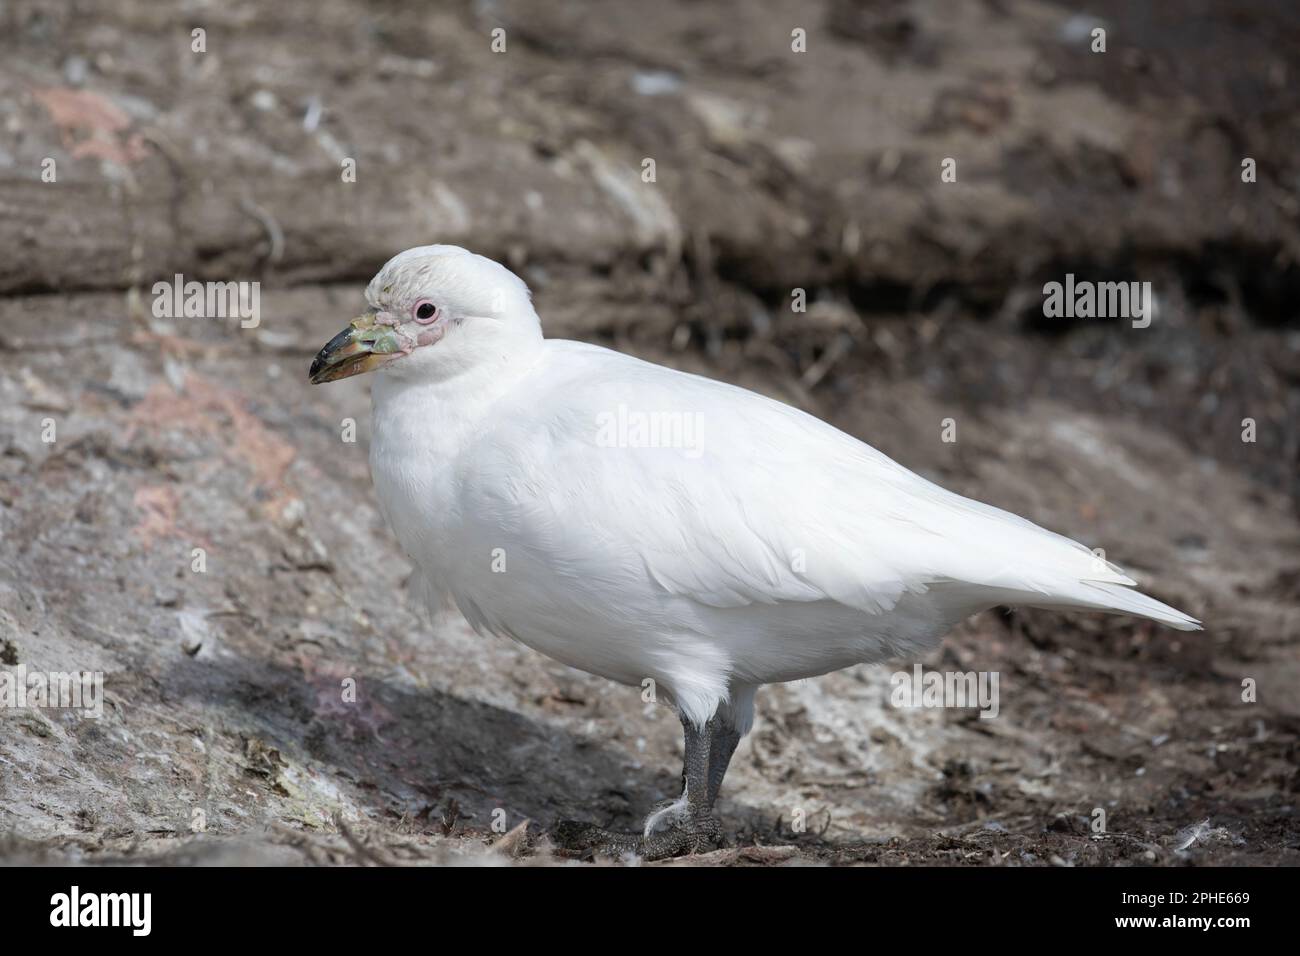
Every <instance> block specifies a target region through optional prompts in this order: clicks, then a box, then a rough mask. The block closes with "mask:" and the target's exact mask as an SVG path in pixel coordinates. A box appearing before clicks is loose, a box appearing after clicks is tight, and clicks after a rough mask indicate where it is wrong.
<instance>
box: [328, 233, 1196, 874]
mask: <svg viewBox="0 0 1300 956" xmlns="http://www.w3.org/2000/svg"><path fill="white" fill-rule="evenodd" d="M366 300H367V302H368V304H369V309H368V310H367V312H366V314H365V315H363V316H362V317H361V318H359V319H356V320H354V321H353V322H352V323H351V324H350V325H349V326H348V328H347V329H345V330H344V331H343V332H342V333H340V334H339V335H338V336H336V337H335V338H334V339H333V340H332V341H331V342H330V343H329V344H328V345H326V346H325V348H324V349H322V350H321V352H320V354H319V355H318V356H317V357H316V360H315V362H314V363H313V364H312V368H311V373H310V374H311V380H312V382H315V383H319V382H328V381H333V380H335V379H339V378H343V377H347V376H350V375H354V374H358V373H361V372H366V371H370V370H378V375H377V377H376V380H375V383H374V388H373V392H372V395H373V431H372V440H371V446H370V466H371V473H372V476H373V479H374V484H375V491H376V494H377V497H378V499H379V504H380V507H381V510H382V511H383V513H384V515H385V517H386V519H387V520H388V522H389V524H390V526H391V527H392V529H393V531H394V533H395V534H396V536H397V538H398V540H399V541H400V543H401V545H402V547H403V549H404V550H405V551H406V553H407V554H408V555H409V556H410V558H411V560H412V561H413V562H414V563H415V565H416V567H417V569H418V574H419V575H420V577H421V578H422V579H423V581H424V582H425V583H426V584H427V585H428V586H429V589H430V594H431V595H432V596H436V597H440V596H449V597H450V598H451V599H452V600H454V602H455V604H456V606H457V607H458V608H459V609H460V611H461V612H462V613H463V614H464V616H465V618H466V619H467V620H468V621H469V622H470V624H472V625H473V627H474V628H475V629H476V630H477V631H479V632H489V633H492V634H497V635H507V636H509V637H512V638H514V639H516V640H518V641H521V642H522V643H524V644H526V645H528V646H529V647H532V648H534V649H536V650H538V651H540V652H542V653H543V654H546V655H547V656H549V657H552V658H554V659H555V660H558V661H562V662H563V663H565V664H568V665H570V666H572V667H576V668H579V669H580V670H584V671H588V672H590V673H593V674H599V675H601V676H602V677H607V678H609V679H611V680H614V681H618V682H620V683H623V684H630V685H635V686H641V687H653V688H654V689H655V692H656V694H657V696H658V698H659V699H664V700H666V701H667V702H668V703H670V704H672V705H674V706H675V708H676V709H677V711H678V712H679V714H680V716H681V720H682V724H683V728H684V731H685V743H686V747H685V750H686V756H685V767H684V772H683V779H684V787H683V792H682V795H681V797H680V798H678V799H677V800H676V801H674V802H673V803H671V804H668V805H667V806H664V807H661V808H660V809H659V810H657V811H656V812H654V813H652V814H651V815H650V817H649V818H648V820H647V822H646V825H645V830H644V833H643V834H642V835H640V836H624V835H621V834H615V833H610V832H608V831H604V830H600V829H598V828H595V827H590V826H586V825H581V824H572V823H565V824H563V825H561V826H560V827H557V828H556V830H555V831H554V833H553V835H554V837H555V838H556V839H557V840H558V841H559V842H561V843H562V844H565V845H569V846H572V847H574V848H577V849H583V850H599V851H607V852H614V853H618V852H625V851H634V852H637V853H640V854H642V855H644V856H646V857H661V856H668V855H674V854H678V853H682V852H694V851H696V850H700V849H704V848H711V847H713V846H715V845H716V844H717V843H718V841H719V839H720V829H719V826H718V824H717V822H716V820H715V819H714V817H713V812H712V810H713V804H714V801H715V800H716V798H717V793H718V788H719V786H720V785H721V782H722V777H723V775H724V774H725V773H726V769H727V764H728V762H729V761H730V759H731V755H732V753H733V751H734V750H735V747H736V744H737V742H738V741H739V740H740V738H741V737H742V736H743V735H744V734H745V733H747V732H748V731H749V729H750V726H751V724H752V722H753V707H754V692H755V690H756V689H757V688H758V687H759V686H760V685H762V684H768V683H773V682H777V681H791V680H799V679H801V678H806V677H815V676H818V675H821V674H826V673H828V672H830V671H833V670H838V669H839V668H843V667H849V666H851V665H853V664H859V663H870V662H876V661H881V660H884V659H887V658H891V657H899V656H915V655H919V654H920V653H922V652H923V651H925V650H927V649H928V648H931V647H933V646H935V645H936V644H937V643H938V642H939V639H940V638H941V637H942V636H943V634H944V633H946V632H947V631H948V630H949V629H951V628H952V627H953V626H954V625H955V624H956V623H958V622H959V621H961V620H963V619H964V618H966V617H967V616H969V615H971V614H974V613H976V612H978V611H982V610H985V609H988V608H991V607H994V606H996V605H1002V604H1019V605H1027V606H1031V607H1047V608H1087V609H1093V610H1100V611H1111V612H1117V613H1124V614H1132V615H1137V616H1139V617H1145V618H1150V619H1151V620H1155V621H1159V622H1161V623H1164V624H1168V625H1170V626H1171V627H1175V628H1178V629H1180V630H1194V629H1197V628H1198V627H1199V622H1197V621H1195V620H1193V619H1192V618H1191V617H1188V616H1187V615H1186V614H1184V613H1182V612H1181V611H1178V610H1175V609H1174V608H1172V607H1169V606H1168V605H1165V604H1162V603H1160V602H1159V601H1156V600H1154V599H1152V598H1150V597H1147V596H1146V595H1144V594H1141V593H1139V592H1138V591H1136V590H1134V589H1133V588H1134V585H1135V582H1134V581H1133V580H1132V579H1131V578H1129V577H1127V576H1126V575H1125V574H1124V573H1123V572H1122V571H1121V570H1120V569H1119V568H1117V567H1115V566H1114V565H1113V564H1110V563H1108V562H1105V561H1103V560H1100V559H1098V558H1097V557H1096V556H1095V555H1094V554H1093V552H1091V551H1089V549H1088V548H1086V547H1084V546H1083V545H1081V544H1079V543H1077V542H1075V541H1071V540H1070V539H1068V538H1065V537H1062V536H1061V535H1058V534H1054V533H1052V532H1050V531H1046V530H1044V529H1043V528H1040V527H1038V526H1037V525H1034V524H1032V523H1030V522H1029V521H1026V520H1025V519H1023V518H1019V517H1017V516H1015V515H1013V514H1010V513H1008V512H1006V511H1001V510H999V509H997V508H994V507H991V506H989V505H985V504H981V503H979V502H977V501H972V500H971V499H969V498H963V497H962V496H960V495H957V494H953V493H952V492H949V491H945V490H944V489H942V488H940V487H938V486H937V485H935V484H932V483H931V482H929V481H926V480H925V479H923V478H920V477H919V476H917V475H915V474H913V473H912V472H910V471H908V470H907V469H906V468H904V467H902V466H901V465H899V464H897V463H896V462H894V461H892V460H891V459H889V458H887V457H886V456H885V455H883V454H881V453H880V452H878V451H876V450H875V449H874V448H871V447H870V446H869V445H866V444H864V443H862V442H860V441H858V440H857V439H855V438H853V437H851V436H849V435H846V434H844V433H843V432H841V431H839V430H837V429H835V428H833V427H832V426H830V425H828V424H826V423H825V422H822V421H820V420H818V419H817V418H814V417H813V416H811V415H808V414H806V413H804V412H801V411H799V410H797V409H794V408H791V407H789V406H787V405H784V404H782V403H780V402H778V401H774V400H772V399H769V398H765V397H763V396H761V395H758V394H755V393H754V392H750V391H747V390H745V389H743V388H737V387H734V386H731V385H726V384H724V383H721V382H715V381H712V380H710V379H707V378H702V377H700V376H696V375H690V374H687V373H684V372H679V371H674V370H672V369H668V368H664V367H662V366H658V365H653V364H650V363H647V362H643V361H640V360H638V359H635V358H631V357H629V356H627V355H623V354H620V353H618V352H614V351H611V350H609V349H604V348H599V347H597V346H594V345H586V344H582V343H578V342H569V341H563V340H558V339H546V338H543V336H542V329H541V322H540V320H539V319H538V316H537V313H536V312H535V311H534V309H533V306H532V303H531V301H530V295H529V291H528V288H527V286H526V285H525V284H524V282H523V281H522V280H521V279H519V278H518V277H517V276H516V275H514V274H513V273H512V272H510V271H509V270H508V269H506V268H505V267H503V266H501V265H500V264H498V263H496V262H493V261H492V260H490V259H487V258H484V257H482V256H479V255H475V254H473V253H470V252H468V251H466V250H464V249H461V248H458V247H455V246H442V245H435V246H424V247H420V248H415V249H408V250H407V251H406V252H403V253H400V254H399V255H397V256H395V257H394V258H392V259H391V260H390V261H389V262H388V263H387V264H386V265H385V266H384V267H383V268H382V269H381V270H380V272H379V274H378V275H376V276H375V278H374V279H373V280H372V281H371V282H370V285H369V287H368V288H367V289H366ZM646 681H652V682H653V684H647V683H645V682H646Z"/></svg>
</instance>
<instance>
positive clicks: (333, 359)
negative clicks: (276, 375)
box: [307, 315, 404, 385]
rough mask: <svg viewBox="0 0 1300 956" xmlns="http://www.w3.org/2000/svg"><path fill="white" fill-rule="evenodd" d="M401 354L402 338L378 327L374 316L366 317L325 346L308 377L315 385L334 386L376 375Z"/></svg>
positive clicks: (389, 327)
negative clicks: (357, 377)
mask: <svg viewBox="0 0 1300 956" xmlns="http://www.w3.org/2000/svg"><path fill="white" fill-rule="evenodd" d="M402 351H404V349H403V347H402V342H401V338H400V337H399V335H398V333H397V330H396V329H395V328H394V327H393V326H391V325H376V324H375V317H374V316H373V315H363V316H360V317H359V318H356V319H353V320H352V322H351V323H349V325H348V327H347V328H346V329H344V330H343V331H342V332H340V333H339V334H338V335H336V336H334V338H332V339H330V340H329V342H327V343H326V345H325V347H324V348H323V349H321V350H320V351H319V352H318V353H317V354H316V358H315V360H313V361H312V363H311V370H310V371H309V372H308V373H307V374H308V376H309V377H310V379H311V383H312V384H313V385H320V384H322V383H324V382H334V381H337V380H338V379H341V378H350V377H352V376H353V375H362V374H364V373H366V372H371V371H374V370H375V369H377V368H379V367H380V366H381V365H383V364H384V363H386V362H388V361H389V359H390V357H391V356H392V355H393V354H395V353H398V352H402Z"/></svg>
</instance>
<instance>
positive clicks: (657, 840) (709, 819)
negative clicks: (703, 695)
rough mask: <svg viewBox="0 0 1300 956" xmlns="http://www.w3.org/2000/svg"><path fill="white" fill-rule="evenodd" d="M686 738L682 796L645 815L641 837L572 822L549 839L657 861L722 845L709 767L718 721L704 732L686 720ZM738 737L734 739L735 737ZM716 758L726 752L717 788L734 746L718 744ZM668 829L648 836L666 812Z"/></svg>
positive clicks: (564, 846)
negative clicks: (664, 808)
mask: <svg viewBox="0 0 1300 956" xmlns="http://www.w3.org/2000/svg"><path fill="white" fill-rule="evenodd" d="M682 730H683V733H684V736H685V751H686V754H685V757H684V758H683V760H682V795H681V798H680V799H679V800H677V801H676V802H675V803H673V804H672V805H671V807H670V808H667V810H659V811H656V812H655V813H652V814H651V815H650V818H649V819H648V820H647V823H646V832H645V833H644V834H643V835H641V836H632V835H630V834H626V833H615V832H613V831H610V830H605V829H603V828H601V827H597V826H593V825H591V824H586V823H577V822H574V821H564V822H562V823H560V824H559V825H557V826H556V827H555V829H554V830H552V831H551V838H552V840H554V841H555V843H556V844H557V845H559V846H560V847H561V848H562V849H565V850H571V851H572V850H576V851H582V852H594V853H604V854H608V855H613V856H621V855H623V854H626V853H635V854H637V855H639V856H643V857H645V858H646V859H647V860H661V859H665V858H667V857H670V856H679V855H681V854H683V853H701V852H704V851H707V850H713V849H716V848H717V847H718V846H720V845H721V843H722V827H721V826H719V824H718V821H717V819H716V818H715V817H714V816H713V800H714V799H716V797H717V785H714V784H711V780H712V776H711V769H712V766H713V763H714V759H713V753H714V744H713V741H714V737H715V735H716V734H718V733H723V734H725V733H726V730H725V728H723V727H722V725H721V721H720V720H719V719H718V718H717V717H714V718H713V719H711V720H710V721H708V723H706V724H705V725H704V727H703V728H701V729H697V728H696V727H695V726H694V725H693V724H692V723H691V722H690V721H689V720H686V719H685V718H683V719H682ZM737 739H739V738H737ZM719 746H720V747H721V750H719V751H718V753H719V754H721V753H724V752H725V754H726V758H725V759H723V760H722V762H721V769H720V770H719V771H718V773H717V784H721V782H722V774H723V773H725V772H726V760H729V759H730V757H731V753H732V751H733V750H735V746H736V745H735V743H731V744H729V745H728V744H726V743H725V741H724V742H722V743H720V744H719ZM669 812H670V815H671V817H672V823H673V825H672V826H670V827H669V828H668V829H666V830H662V831H659V832H652V831H653V829H654V827H655V825H656V824H657V823H659V822H661V821H662V818H663V817H664V816H665V815H666V813H669Z"/></svg>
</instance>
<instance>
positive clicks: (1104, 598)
mask: <svg viewBox="0 0 1300 956" xmlns="http://www.w3.org/2000/svg"><path fill="white" fill-rule="evenodd" d="M1061 597H1062V595H1059V594H1058V595H1053V596H1052V598H1051V599H1048V600H1044V601H1043V602H1042V603H1039V602H1038V601H1036V600H1033V599H1031V600H1028V601H1025V602H1023V603H1025V604H1029V605H1031V606H1033V607H1050V608H1088V609H1091V610H1096V611H1112V612H1114V613H1117V614H1132V615H1134V616H1135V617H1145V618H1147V619H1148V620H1152V621H1159V622H1160V623H1161V624H1167V625H1169V626H1170V627H1172V628H1175V629H1177V630H1180V631H1199V630H1200V629H1201V622H1200V621H1198V620H1196V618H1194V617H1192V616H1190V615H1188V614H1184V613H1183V612H1182V611H1180V610H1178V608H1175V607H1170V606H1169V605H1168V604H1165V603H1163V602H1161V601H1157V600H1156V599H1155V598H1153V597H1148V596H1147V595H1145V594H1143V593H1142V592H1141V591H1135V590H1134V589H1133V588H1131V587H1128V586H1126V585H1123V584H1116V583H1112V582H1109V581H1080V582H1079V586H1078V587H1074V588H1071V589H1070V592H1069V594H1068V596H1065V597H1066V599H1065V600H1061Z"/></svg>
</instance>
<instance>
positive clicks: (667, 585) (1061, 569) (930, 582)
mask: <svg viewBox="0 0 1300 956" xmlns="http://www.w3.org/2000/svg"><path fill="white" fill-rule="evenodd" d="M530 397H531V399H532V400H533V401H532V404H530V406H529V407H528V408H526V409H525V408H521V409H519V410H518V413H517V414H501V415H498V416H496V420H497V422H498V423H499V425H498V426H497V427H500V428H503V429H507V430H509V431H510V432H511V433H510V434H508V435H505V436H501V440H493V441H485V442H482V443H480V445H479V448H480V449H482V451H481V452H480V453H479V454H477V455H476V456H474V461H473V464H472V466H471V467H472V468H473V469H474V470H475V471H476V472H477V475H466V476H465V480H466V482H467V484H469V485H474V484H476V482H477V487H478V488H479V489H480V491H479V496H480V497H479V500H478V501H477V503H476V507H478V508H481V509H485V511H486V512H488V513H491V514H492V517H493V523H494V525H495V526H496V527H501V526H502V524H504V525H505V526H508V527H513V528H514V529H515V531H516V534H517V536H518V541H519V543H520V544H521V545H522V546H524V547H527V548H528V549H530V550H532V551H533V552H534V553H535V554H536V555H537V556H538V557H539V558H541V559H544V560H546V561H547V562H548V563H550V564H551V565H552V566H553V567H559V568H561V569H563V570H564V572H565V573H566V574H570V575H572V576H573V577H574V578H575V579H581V580H586V581H592V582H601V581H606V580H608V581H611V582H612V583H619V582H617V581H615V580H614V579H617V578H622V577H624V576H628V575H633V576H635V575H638V574H639V575H643V576H648V577H649V578H650V579H651V580H652V581H653V582H654V583H655V584H657V585H658V586H659V587H660V588H662V589H663V590H664V591H665V592H667V593H670V594H675V595H682V596H686V597H690V598H691V599H693V600H695V601H699V602H701V603H703V604H707V605H711V606H714V607H734V606H741V605H747V604H772V603H777V602H804V601H822V600H827V599H829V600H833V601H836V602H839V603H841V604H844V605H847V606H849V607H853V608H858V609H860V610H862V611H864V612H868V613H879V612H882V611H886V610H889V609H890V608H892V607H893V606H894V605H895V604H896V603H897V602H898V601H899V600H900V598H902V597H903V595H905V594H908V593H921V592H926V591H929V590H931V589H936V593H942V595H943V599H944V600H945V601H947V602H949V603H950V604H952V605H953V607H952V608H951V610H953V611H954V612H955V613H956V615H957V618H956V619H959V618H960V616H962V614H963V613H971V612H973V611H975V610H978V609H980V608H983V607H989V606H992V605H994V604H999V603H1023V604H1038V605H1045V606H1080V607H1097V608H1104V609H1118V610H1124V611H1128V612H1130V613H1136V614H1141V615H1145V616H1150V617H1154V618H1156V619H1159V620H1164V621H1166V622H1167V623H1171V624H1174V626H1187V627H1191V626H1194V624H1195V622H1193V621H1192V619H1191V618H1188V617H1187V616H1186V615H1183V614H1182V613H1181V612H1178V611H1176V610H1174V609H1173V608H1168V607H1167V606H1166V605H1163V604H1160V603H1159V602H1157V601H1154V600H1152V599H1150V598H1147V597H1145V596H1144V595H1141V594H1139V593H1137V592H1136V591H1133V590H1131V586H1132V585H1133V584H1134V582H1133V581H1132V579H1130V578H1128V577H1127V576H1125V575H1124V574H1123V573H1122V572H1121V571H1120V570H1119V569H1118V568H1116V567H1115V566H1114V565H1111V564H1109V563H1107V562H1105V561H1104V560H1100V559H1099V558H1098V557H1097V556H1095V555H1094V554H1093V553H1092V552H1091V551H1089V550H1088V549H1087V548H1086V547H1084V546H1083V545H1081V544H1079V543H1077V542H1074V541H1071V540H1070V539H1068V538H1065V537H1063V536H1061V535H1058V534H1054V533H1052V532H1049V531H1046V530H1044V529H1042V528H1040V527H1038V526H1036V525H1034V524H1033V523H1031V522H1029V521H1026V520H1025V519H1023V518H1020V517H1017V516H1016V515H1013V514H1010V513H1008V512H1005V511H1001V510H999V509H997V508H993V507H991V506H989V505H985V504H981V503H979V502H976V501H972V500H970V499H968V498H963V497H961V496H960V495H956V494H953V493H951V492H948V491H946V490H944V489H942V488H940V487H938V486H937V485H935V484H933V483H931V482H929V481H926V480H925V479H923V478H921V477H919V476H918V475H915V474H913V473H912V472H910V471H908V470H907V469H905V468H903V467H902V466H901V465H899V464H897V463H896V462H894V461H892V460H891V459H889V458H888V457H887V456H885V455H883V454H881V453H880V452H878V451H876V450H875V449H873V448H871V447H870V446H868V445H866V444H864V443H862V442H860V441H857V440H856V439H854V438H852V437H850V436H848V435H846V434H844V433H843V432H840V431H839V430H837V429H835V428H833V427H832V426H830V425H827V424H826V423H824V422H822V421H820V420H818V419H816V418H814V417H812V416H810V415H807V414H805V413H803V412H800V411H798V410H796V409H794V408H791V407H789V406H787V405H783V404H781V403H780V402H776V401H773V400H770V399H767V398H764V397H763V396H760V395H757V394H756V393H753V392H750V391H747V390H745V389H741V388H736V387H734V386H730V385H726V384H723V383H720V382H715V381H712V380H710V379H705V378H700V377H698V376H693V375H688V374H685V373H680V372H675V371H672V370H669V369H665V368H662V367H660V366H656V365H651V364H648V363H644V362H640V361H638V360H636V359H631V358H629V357H627V356H622V355H620V354H618V353H615V352H610V351H608V350H604V349H597V348H594V347H578V346H573V347H572V348H571V350H570V353H569V354H567V355H566V356H565V358H564V360H563V361H558V362H555V363H554V367H553V368H552V369H550V370H548V372H547V373H546V374H545V375H544V376H542V378H541V380H540V381H539V382H537V383H535V387H534V389H533V390H532V394H531V396H530ZM665 446H667V447H665ZM485 478H486V479H488V480H481V479H485Z"/></svg>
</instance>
